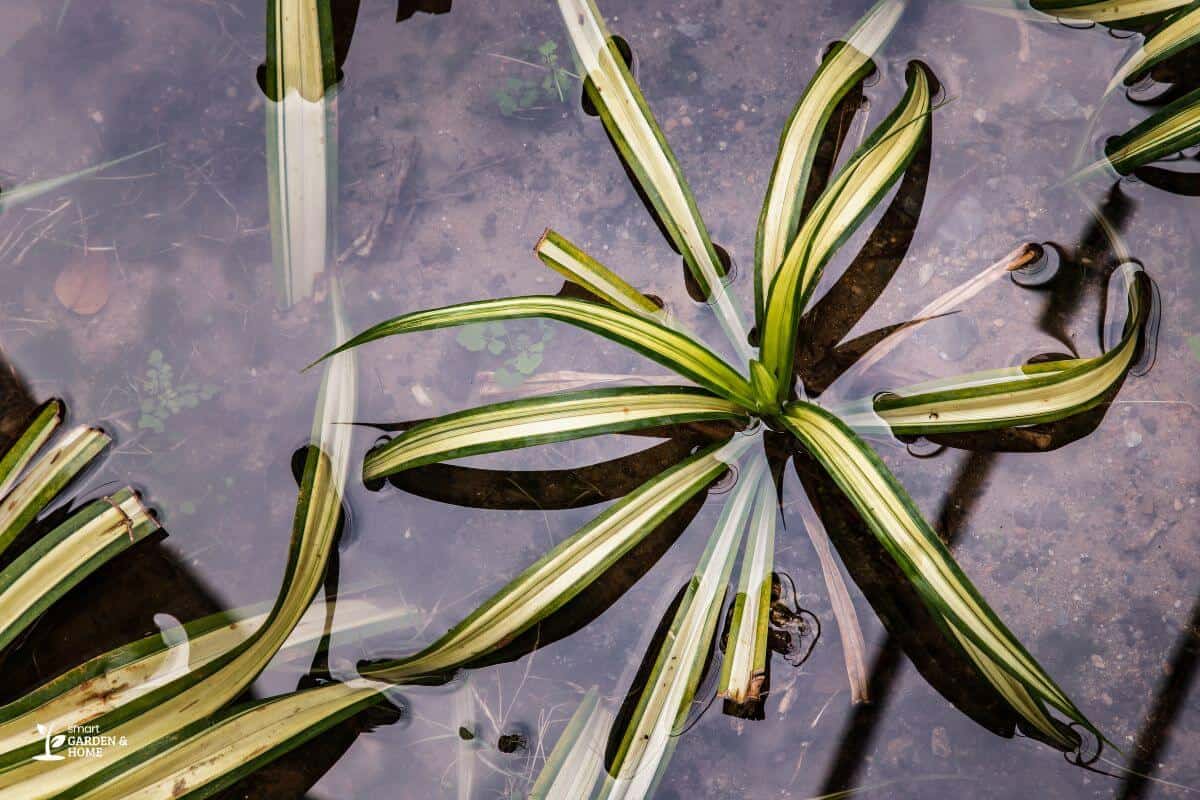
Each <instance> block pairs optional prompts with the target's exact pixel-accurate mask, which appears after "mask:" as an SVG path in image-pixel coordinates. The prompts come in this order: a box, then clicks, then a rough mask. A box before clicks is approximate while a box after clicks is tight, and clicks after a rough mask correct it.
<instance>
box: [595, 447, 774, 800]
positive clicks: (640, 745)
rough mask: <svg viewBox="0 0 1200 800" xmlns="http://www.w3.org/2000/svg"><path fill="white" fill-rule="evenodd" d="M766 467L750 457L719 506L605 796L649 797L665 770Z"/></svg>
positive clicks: (621, 799)
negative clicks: (712, 527)
mask: <svg viewBox="0 0 1200 800" xmlns="http://www.w3.org/2000/svg"><path fill="white" fill-rule="evenodd" d="M765 470H766V459H764V458H753V459H751V460H750V462H749V465H748V466H747V468H746V469H745V470H744V471H743V474H742V476H741V477H740V478H739V479H738V482H737V484H736V485H735V486H734V488H733V491H732V492H730V494H729V498H728V499H727V500H726V501H725V506H724V508H722V509H721V516H720V518H719V519H718V520H717V524H716V527H715V528H714V529H713V533H712V536H711V537H710V538H709V541H708V546H707V547H705V549H704V554H703V555H702V556H701V557H700V561H699V562H697V564H696V572H695V574H694V575H693V576H692V579H691V581H690V582H689V583H688V587H687V589H686V590H685V592H684V595H683V599H682V601H681V602H680V604H679V607H678V608H677V609H676V611H675V617H674V619H673V620H672V621H671V629H670V632H669V633H668V634H667V637H666V638H665V639H664V640H663V644H662V647H661V649H660V650H659V652H658V656H657V658H656V659H655V662H654V667H653V669H652V670H651V673H650V677H649V679H648V680H647V682H646V687H645V689H643V691H642V694H641V696H640V697H639V698H638V704H637V707H636V708H635V709H634V712H633V715H632V716H631V717H630V719H629V721H628V723H626V725H625V729H624V730H623V731H622V735H621V741H620V744H619V745H618V748H617V751H616V753H615V755H614V756H613V759H612V761H611V763H610V764H609V766H608V775H607V777H606V779H605V783H604V787H603V789H602V790H601V793H600V798H602V799H603V800H625V798H638V799H639V800H640V798H644V797H651V796H653V794H654V790H655V788H656V787H657V786H658V782H659V780H661V778H662V775H663V772H664V771H665V770H666V767H667V762H668V761H669V760H670V758H671V754H672V753H674V751H675V744H676V742H677V741H678V737H677V734H678V732H679V730H680V728H681V726H682V724H683V722H684V720H685V719H686V718H687V714H688V710H689V709H690V707H691V704H692V699H693V698H694V697H695V694H696V689H697V686H698V685H699V683H700V678H701V673H702V670H703V668H704V662H705V660H706V659H707V657H708V653H709V650H710V649H711V648H712V642H713V637H714V635H715V634H716V630H717V621H718V618H719V617H720V616H721V606H722V602H723V600H724V598H725V591H726V588H727V587H728V584H729V577H730V573H731V572H732V571H733V561H734V558H735V556H736V555H737V551H738V547H739V545H740V544H741V541H742V536H743V534H744V532H745V528H746V519H747V517H749V515H750V510H751V506H752V504H753V503H754V501H755V498H756V497H757V496H758V494H759V487H760V483H761V481H762V478H763V474H764V471H765Z"/></svg>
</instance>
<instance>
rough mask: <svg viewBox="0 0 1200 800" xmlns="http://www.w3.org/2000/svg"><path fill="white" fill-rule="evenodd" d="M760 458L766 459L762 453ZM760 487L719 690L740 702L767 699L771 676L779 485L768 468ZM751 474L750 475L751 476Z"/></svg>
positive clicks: (734, 600)
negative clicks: (770, 634)
mask: <svg viewBox="0 0 1200 800" xmlns="http://www.w3.org/2000/svg"><path fill="white" fill-rule="evenodd" d="M757 457H758V458H760V459H761V458H764V456H763V455H762V453H761V452H759V453H758V454H757ZM757 474H758V475H759V478H758V486H757V487H756V489H757V490H756V494H755V497H754V512H753V515H752V517H751V520H750V533H749V536H748V538H747V540H746V549H745V554H744V555H743V557H742V567H741V573H740V574H739V576H738V586H737V594H736V595H734V599H733V613H732V616H731V617H730V621H729V639H728V642H727V643H726V645H725V661H724V663H723V664H722V665H721V681H720V688H719V689H718V693H719V694H720V695H721V696H722V697H725V698H726V699H728V700H729V701H730V702H732V703H735V704H737V705H742V704H745V703H748V702H754V701H758V700H760V699H761V698H762V694H763V689H764V683H765V680H766V677H767V658H768V657H769V652H768V648H767V633H768V627H769V623H770V612H771V581H772V575H773V573H774V565H775V521H776V519H775V518H776V516H777V514H778V509H777V503H776V499H775V484H774V483H772V482H771V480H770V474H769V472H768V471H767V470H766V469H765V468H763V469H760V470H758V473H757ZM747 477H749V476H747Z"/></svg>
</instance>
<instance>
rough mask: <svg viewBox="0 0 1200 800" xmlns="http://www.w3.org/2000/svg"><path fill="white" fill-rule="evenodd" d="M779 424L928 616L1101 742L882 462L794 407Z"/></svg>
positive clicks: (828, 420) (846, 434)
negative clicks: (858, 519) (854, 513)
mask: <svg viewBox="0 0 1200 800" xmlns="http://www.w3.org/2000/svg"><path fill="white" fill-rule="evenodd" d="M783 422H784V424H785V425H786V426H787V428H788V430H790V431H791V432H792V433H793V434H795V435H796V436H797V438H799V439H800V441H801V442H802V443H803V444H804V446H805V447H806V449H808V450H809V451H810V452H811V453H812V454H813V455H814V457H816V458H817V459H818V460H819V461H820V462H821V464H822V466H823V467H824V468H825V469H826V470H827V471H828V472H829V474H830V476H831V477H832V478H833V479H834V481H835V482H836V483H837V485H838V486H839V488H841V490H842V491H843V492H844V493H845V494H846V496H847V497H848V498H849V499H850V501H851V502H852V503H853V505H854V506H855V508H856V509H857V510H858V512H859V514H860V515H861V516H862V518H863V520H864V521H865V522H866V523H867V526H868V527H869V528H870V529H871V532H872V533H873V534H874V535H875V537H876V538H877V539H879V541H880V543H881V544H882V545H883V546H884V548H885V549H886V550H887V551H888V553H889V554H890V555H891V557H892V558H894V559H895V560H896V562H897V564H898V565H899V566H900V567H901V569H902V570H903V571H904V572H905V573H906V575H908V577H909V579H910V580H911V581H912V583H913V586H914V588H916V589H917V591H918V593H919V594H920V595H921V597H922V599H923V600H924V601H925V602H926V604H928V605H929V607H930V608H931V609H932V610H933V611H934V612H935V613H938V614H940V615H942V616H943V617H944V618H945V619H946V621H947V622H948V623H949V624H950V625H951V626H952V627H953V628H955V629H956V630H957V632H958V633H959V634H961V635H962V636H963V637H965V638H966V639H968V640H970V641H971V643H972V644H974V645H975V646H976V647H978V648H979V649H980V650H981V651H982V652H983V653H985V654H986V655H987V656H988V658H990V659H992V660H993V662H994V663H995V664H996V665H997V666H998V667H1000V668H1001V669H1003V670H1004V672H1005V673H1006V674H1008V675H1009V676H1011V677H1012V678H1013V679H1014V680H1016V681H1018V682H1020V683H1021V684H1022V685H1023V686H1025V688H1026V689H1028V690H1029V691H1030V693H1032V694H1033V695H1035V696H1037V697H1039V698H1040V699H1042V700H1044V701H1045V702H1047V703H1048V704H1050V705H1051V706H1053V707H1054V708H1056V709H1058V710H1059V711H1060V712H1062V713H1063V714H1064V715H1066V716H1067V717H1068V718H1070V719H1071V720H1073V721H1075V722H1078V723H1079V724H1081V725H1083V726H1084V727H1086V728H1087V729H1088V730H1090V731H1093V732H1095V733H1096V734H1097V736H1100V734H1099V731H1098V729H1097V728H1096V727H1095V726H1094V725H1092V723H1091V722H1089V721H1088V719H1087V718H1086V717H1085V716H1084V715H1083V712H1082V711H1080V710H1079V709H1078V708H1077V707H1076V706H1075V704H1074V703H1073V702H1072V701H1071V700H1070V698H1069V697H1067V695H1066V693H1065V692H1063V690H1062V689H1061V688H1059V686H1058V685H1057V684H1056V683H1055V682H1054V680H1053V679H1052V678H1051V677H1050V676H1049V674H1047V673H1046V671H1045V670H1044V669H1043V668H1042V667H1041V665H1040V664H1038V663H1037V661H1035V660H1034V658H1033V657H1032V656H1031V655H1030V654H1029V653H1028V652H1027V651H1026V650H1025V648H1024V647H1023V646H1022V645H1021V643H1020V642H1019V641H1017V639H1016V637H1015V636H1013V634H1012V632H1011V631H1009V629H1008V628H1007V627H1006V626H1005V625H1004V623H1003V622H1001V621H1000V619H999V617H997V616H996V614H995V612H994V611H992V609H991V607H990V606H988V604H987V602H986V601H985V600H984V599H983V597H982V595H980V594H979V592H978V590H977V589H976V588H975V587H974V585H973V584H972V583H971V582H970V580H969V579H968V578H967V577H966V575H964V574H963V572H962V570H961V569H960V568H959V567H958V565H957V564H956V563H955V561H954V559H953V557H952V556H951V555H950V553H949V551H948V550H946V547H945V545H943V544H942V543H941V541H940V540H939V539H938V537H937V535H936V534H935V533H934V532H933V530H932V529H931V528H930V527H929V525H928V523H926V522H925V520H924V518H923V517H922V516H921V514H920V512H919V511H918V510H917V508H916V505H915V504H914V503H913V502H912V500H911V499H910V498H909V496H908V494H907V493H906V492H905V491H904V489H903V487H901V486H900V484H899V482H898V481H897V480H896V479H895V477H893V476H892V474H891V472H890V471H889V470H888V468H887V467H886V466H885V465H884V464H883V462H882V460H880V459H879V457H878V456H877V455H875V453H874V452H873V451H872V450H871V449H870V448H869V447H867V445H866V444H865V443H863V442H862V440H861V439H859V438H858V436H857V435H855V434H854V432H853V431H851V430H850V428H849V427H847V426H846V425H845V423H843V422H842V421H841V420H839V419H838V418H837V417H835V416H833V415H832V414H830V413H829V412H828V411H825V410H824V409H822V408H820V407H818V406H815V405H812V404H811V403H804V402H798V403H793V404H792V405H791V406H789V407H788V409H787V410H786V412H785V415H784V417H783Z"/></svg>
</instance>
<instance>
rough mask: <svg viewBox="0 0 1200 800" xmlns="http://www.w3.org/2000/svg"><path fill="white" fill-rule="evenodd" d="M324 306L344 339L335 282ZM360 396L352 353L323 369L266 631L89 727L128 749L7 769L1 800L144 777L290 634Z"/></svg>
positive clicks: (333, 522)
mask: <svg viewBox="0 0 1200 800" xmlns="http://www.w3.org/2000/svg"><path fill="white" fill-rule="evenodd" d="M330 305H331V306H332V308H333V316H334V332H335V339H340V338H342V337H343V336H345V324H344V321H343V319H342V312H341V294H340V291H339V289H338V286H337V284H336V282H333V283H331V292H330ZM356 391H357V384H356V376H355V357H354V354H352V353H346V354H342V355H341V356H339V357H337V358H335V359H334V360H333V361H332V362H331V363H330V364H329V367H328V369H327V370H326V374H325V380H324V382H323V384H322V388H321V395H320V399H319V400H318V401H317V409H316V413H315V415H314V421H313V428H314V437H313V438H314V440H315V441H316V442H317V444H316V446H315V447H312V448H310V452H309V456H308V459H307V463H306V465H305V470H304V476H303V479H302V483H301V488H300V492H299V497H298V499H297V503H296V515H295V519H294V522H293V532H292V533H293V537H292V542H291V548H290V552H289V558H288V563H287V567H286V569H285V573H284V579H283V582H282V586H281V588H280V592H279V595H278V597H277V598H276V602H275V605H274V607H273V608H272V609H271V612H270V614H269V615H268V618H267V621H266V622H265V623H264V624H263V626H262V627H261V628H259V629H258V630H256V631H255V632H254V633H253V634H252V635H251V636H250V637H249V638H248V639H247V640H246V641H245V642H244V643H242V644H241V645H238V646H237V648H236V649H235V650H234V651H232V652H230V653H228V654H225V655H223V656H222V657H220V658H218V659H215V660H214V661H213V662H212V663H211V664H209V665H208V666H207V667H206V668H205V669H203V670H193V671H191V672H188V673H187V674H186V675H184V676H183V677H181V678H178V679H177V680H175V681H172V682H171V683H169V684H167V685H166V686H164V687H161V688H159V689H157V690H155V691H154V692H152V693H151V694H150V695H147V696H145V697H142V698H139V699H138V700H136V701H134V702H133V703H130V704H128V705H126V706H123V707H122V708H120V709H117V710H115V711H112V712H109V713H108V714H105V715H104V716H103V717H101V718H99V719H98V720H97V722H96V723H95V724H98V725H100V726H101V729H102V730H104V732H105V735H110V736H113V737H115V738H120V737H121V736H125V737H126V739H127V741H129V742H130V743H131V746H130V747H129V748H125V749H122V748H107V749H105V750H104V752H103V753H102V754H101V755H99V756H97V757H95V758H88V759H67V760H66V761H60V762H43V761H26V762H23V763H20V764H17V765H14V766H11V767H9V768H8V769H7V770H5V771H0V800H42V798H57V800H68V798H76V797H78V796H79V795H80V794H82V793H83V792H84V791H87V790H89V788H91V787H94V786H96V785H102V784H104V783H105V782H108V781H111V780H114V779H117V778H118V777H121V779H122V780H128V781H131V782H135V783H136V782H137V780H138V776H139V775H141V774H143V770H146V771H150V772H153V770H154V769H155V762H154V756H155V755H156V754H157V753H158V752H159V751H160V750H161V748H162V747H163V746H164V743H166V742H170V741H171V740H172V738H173V737H177V736H179V735H180V733H181V731H187V730H189V729H190V728H192V727H193V726H195V725H197V724H203V721H204V720H206V719H208V718H209V717H211V716H212V715H213V714H215V713H217V712H219V711H220V709H221V708H222V707H224V706H225V705H226V704H227V703H229V702H230V701H232V700H233V699H234V698H236V697H237V696H238V695H240V694H241V693H242V691H243V690H244V689H245V688H246V687H247V686H248V685H249V684H250V683H251V682H252V681H253V679H254V678H255V676H257V675H258V673H259V672H261V671H262V669H263V668H264V667H266V665H267V663H268V662H269V661H270V660H271V658H272V657H273V656H274V655H275V653H276V652H278V650H279V648H280V647H281V646H282V645H283V643H284V642H285V641H286V640H287V638H288V637H289V636H290V635H291V633H292V630H293V628H294V627H295V626H296V624H297V622H298V621H299V620H300V618H301V617H302V616H303V614H304V611H305V610H306V609H307V607H308V605H309V603H310V602H311V600H312V598H313V596H314V594H315V593H316V591H317V589H318V588H319V586H320V584H321V581H322V579H323V578H324V575H325V567H326V564H327V563H328V557H329V553H330V548H331V547H332V545H333V541H334V534H335V533H336V531H337V522H338V520H339V518H340V514H341V502H342V493H343V488H344V484H345V475H346V468H347V466H348V461H349V446H350V438H351V433H352V430H353V429H352V426H350V425H347V424H345V423H347V422H349V421H351V420H353V418H354V406H355V398H356ZM2 761H3V759H2V758H0V763H2ZM126 774H127V775H126ZM122 776H125V777H122ZM102 796H103V794H102ZM110 796H112V795H110ZM117 796H121V795H117Z"/></svg>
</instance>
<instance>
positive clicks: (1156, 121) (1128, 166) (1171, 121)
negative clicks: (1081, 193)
mask: <svg viewBox="0 0 1200 800" xmlns="http://www.w3.org/2000/svg"><path fill="white" fill-rule="evenodd" d="M1197 143H1200V89H1196V90H1194V91H1192V92H1189V93H1188V94H1186V95H1184V96H1183V97H1180V98H1179V99H1178V100H1175V101H1174V102H1172V103H1169V104H1167V105H1166V106H1163V107H1162V108H1161V109H1159V110H1158V111H1157V112H1155V113H1154V114H1153V115H1152V116H1150V117H1149V118H1147V119H1145V120H1143V121H1142V122H1141V123H1139V124H1138V125H1137V126H1135V127H1134V128H1132V129H1131V130H1130V131H1129V132H1128V133H1125V134H1123V135H1121V136H1119V137H1117V138H1116V139H1114V140H1113V141H1112V142H1110V143H1109V144H1108V145H1106V146H1105V148H1104V152H1105V155H1106V156H1107V157H1108V161H1109V163H1110V164H1112V166H1113V169H1115V170H1116V171H1117V172H1119V173H1121V174H1122V175H1128V174H1129V173H1130V172H1133V171H1134V170H1135V169H1137V168H1138V167H1141V166H1144V165H1146V164H1149V163H1151V162H1154V161H1157V160H1159V159H1160V158H1163V157H1164V156H1169V155H1171V154H1172V153H1177V152H1179V151H1180V150H1184V149H1186V148H1188V147H1191V146H1192V145H1195V144H1197ZM1090 169H1092V170H1094V169H1095V166H1093V167H1092V168H1090ZM1087 171H1088V170H1084V172H1085V173H1086V172H1087Z"/></svg>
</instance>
